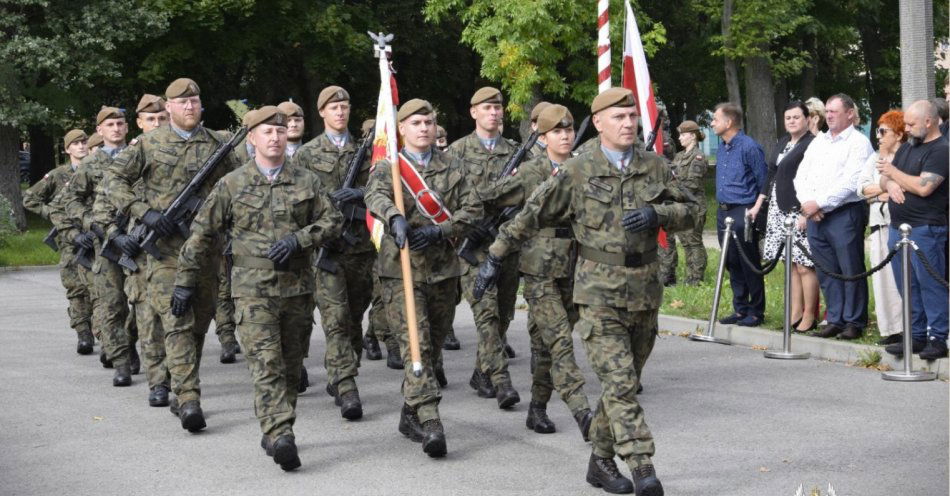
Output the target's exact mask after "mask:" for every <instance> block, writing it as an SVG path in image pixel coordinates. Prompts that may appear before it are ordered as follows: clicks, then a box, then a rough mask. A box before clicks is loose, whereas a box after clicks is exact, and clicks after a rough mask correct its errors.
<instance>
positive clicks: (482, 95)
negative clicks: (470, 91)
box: [469, 86, 504, 106]
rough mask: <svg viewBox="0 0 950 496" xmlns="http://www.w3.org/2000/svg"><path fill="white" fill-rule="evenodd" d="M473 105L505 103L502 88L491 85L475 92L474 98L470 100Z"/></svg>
mask: <svg viewBox="0 0 950 496" xmlns="http://www.w3.org/2000/svg"><path fill="white" fill-rule="evenodd" d="M469 103H471V104H472V106H475V105H478V104H480V103H504V102H503V101H502V98H501V90H499V89H498V88H492V87H491V86H485V87H484V88H482V89H480V90H478V91H476V92H475V94H474V95H472V100H471V101H470V102H469Z"/></svg>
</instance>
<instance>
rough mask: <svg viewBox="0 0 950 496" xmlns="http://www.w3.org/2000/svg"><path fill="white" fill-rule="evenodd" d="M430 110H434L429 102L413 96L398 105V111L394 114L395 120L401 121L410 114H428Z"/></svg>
mask: <svg viewBox="0 0 950 496" xmlns="http://www.w3.org/2000/svg"><path fill="white" fill-rule="evenodd" d="M432 112H434V110H432V104H431V103H429V102H427V101H425V100H422V99H419V98H413V99H412V100H409V101H408V102H406V103H404V104H402V106H401V107H399V113H397V114H396V121H397V122H402V121H404V120H406V119H407V118H408V117H409V116H411V115H416V114H420V115H429V114H431V113H432Z"/></svg>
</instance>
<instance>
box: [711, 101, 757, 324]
mask: <svg viewBox="0 0 950 496" xmlns="http://www.w3.org/2000/svg"><path fill="white" fill-rule="evenodd" d="M712 128H713V131H715V132H716V134H717V135H718V136H719V137H720V138H722V140H723V145H722V146H721V147H719V153H718V157H717V160H716V201H717V202H718V203H719V209H718V211H717V212H716V231H717V234H718V235H719V246H722V245H723V243H726V242H728V240H726V239H724V238H723V229H725V220H726V217H732V218H733V220H734V221H735V224H733V229H734V232H735V233H736V235H737V239H738V243H739V245H740V247H741V248H742V250H743V251H744V252H745V253H746V254H747V255H748V256H749V258H750V259H751V260H756V261H757V260H759V259H760V256H759V241H758V235H757V234H756V232H755V231H752V236H751V239H745V236H744V233H743V231H744V230H745V223H746V220H747V219H746V212H747V210H749V209H750V208H752V207H753V205H754V204H755V200H756V197H757V196H758V194H759V191H762V188H763V187H764V186H765V179H766V174H767V173H766V169H767V167H766V165H765V152H763V151H762V147H761V146H759V144H758V143H756V142H755V140H753V139H752V138H750V137H749V136H748V135H746V134H745V133H744V132H742V107H740V106H739V105H738V104H735V103H731V102H726V103H720V104H719V105H716V111H715V113H714V114H713V120H712ZM726 268H727V269H728V270H729V284H730V285H731V286H732V308H733V313H732V315H729V316H727V317H724V318H722V319H721V320H720V321H719V322H721V323H723V324H738V325H741V326H757V325H759V324H761V323H762V320H763V319H764V317H765V284H764V282H763V280H762V276H760V275H758V274H755V273H754V272H752V271H751V270H750V269H749V267H747V266H745V264H744V262H743V261H742V259H741V258H740V256H739V253H738V251H737V250H736V249H732V250H729V253H728V255H727V257H726Z"/></svg>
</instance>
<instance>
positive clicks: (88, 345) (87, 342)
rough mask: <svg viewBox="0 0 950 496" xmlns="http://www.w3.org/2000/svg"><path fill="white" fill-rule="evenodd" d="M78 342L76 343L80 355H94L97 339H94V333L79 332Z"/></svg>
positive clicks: (87, 331) (88, 331)
mask: <svg viewBox="0 0 950 496" xmlns="http://www.w3.org/2000/svg"><path fill="white" fill-rule="evenodd" d="M77 338H78V341H77V342H76V353H79V354H80V355H91V354H92V345H93V343H94V342H95V338H93V337H92V331H90V330H88V329H87V330H84V331H79V333H78V336H77Z"/></svg>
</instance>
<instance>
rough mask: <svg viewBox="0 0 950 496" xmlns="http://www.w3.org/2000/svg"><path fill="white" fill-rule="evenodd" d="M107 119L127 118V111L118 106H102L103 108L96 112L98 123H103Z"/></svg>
mask: <svg viewBox="0 0 950 496" xmlns="http://www.w3.org/2000/svg"><path fill="white" fill-rule="evenodd" d="M106 119H125V112H123V111H122V110H121V109H118V108H116V107H102V110H100V111H99V113H98V114H96V125H97V126H98V125H99V124H102V121H104V120H106Z"/></svg>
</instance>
